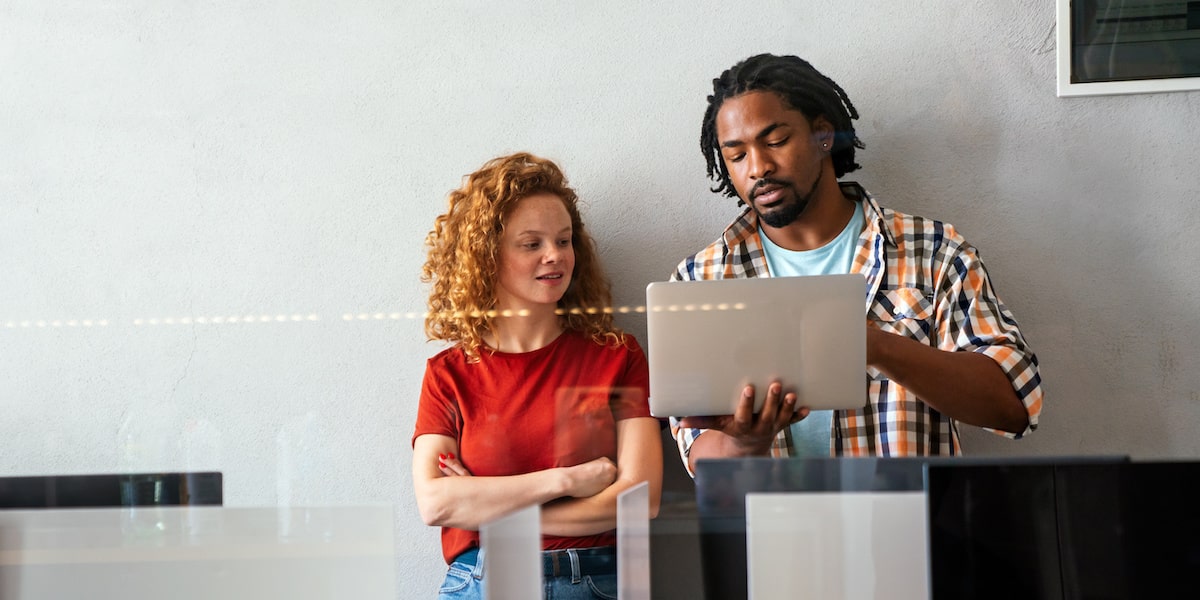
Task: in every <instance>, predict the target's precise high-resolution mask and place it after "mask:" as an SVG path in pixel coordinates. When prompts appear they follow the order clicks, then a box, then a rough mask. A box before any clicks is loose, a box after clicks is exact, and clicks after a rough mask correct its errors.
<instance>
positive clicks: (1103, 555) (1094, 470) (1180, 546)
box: [927, 461, 1200, 600]
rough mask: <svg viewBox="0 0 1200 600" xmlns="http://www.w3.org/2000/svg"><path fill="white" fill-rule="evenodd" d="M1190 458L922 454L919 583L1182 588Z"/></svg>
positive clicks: (1194, 544)
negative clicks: (1071, 459) (1042, 460)
mask: <svg viewBox="0 0 1200 600" xmlns="http://www.w3.org/2000/svg"><path fill="white" fill-rule="evenodd" d="M1198 477H1200V463H1198V462H1183V461H1180V462H1125V463H1115V464H1070V463H1065V462H1060V463H1058V464H1040V465H1037V464H1025V465H953V464H938V465H930V466H929V469H928V474H927V494H928V504H927V508H928V527H929V529H928V531H929V540H928V542H929V555H930V556H929V588H930V592H931V597H932V598H933V599H934V600H941V599H947V598H984V599H987V598H1028V599H1031V600H1039V599H1047V600H1049V599H1053V600H1060V599H1062V600H1073V599H1084V598H1088V599H1110V598H1111V599H1125V598H1182V597H1191V596H1194V595H1195V594H1196V592H1195V574H1196V573H1200V514H1198V513H1197V510H1196V506H1197V505H1198V504H1197V501H1198V500H1200V492H1197V491H1196V490H1195V486H1194V485H1193V483H1192V482H1193V481H1196V480H1197V478H1198Z"/></svg>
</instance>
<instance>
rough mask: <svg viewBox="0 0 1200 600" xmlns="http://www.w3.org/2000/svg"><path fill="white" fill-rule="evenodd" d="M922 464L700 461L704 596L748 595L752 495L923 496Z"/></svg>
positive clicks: (879, 460)
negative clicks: (748, 525)
mask: <svg viewBox="0 0 1200 600" xmlns="http://www.w3.org/2000/svg"><path fill="white" fill-rule="evenodd" d="M928 460H929V459H919V458H832V457H820V458H769V457H760V458H727V459H715V460H699V461H696V505H697V516H698V522H699V531H700V557H701V565H702V577H703V579H704V595H705V598H709V599H721V600H725V599H732V600H736V599H740V598H746V597H747V595H748V582H747V574H746V494H748V493H751V492H904V491H911V492H920V491H922V490H924V486H925V480H924V466H925V464H926V462H927V461H928Z"/></svg>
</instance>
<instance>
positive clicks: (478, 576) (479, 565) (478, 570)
mask: <svg viewBox="0 0 1200 600" xmlns="http://www.w3.org/2000/svg"><path fill="white" fill-rule="evenodd" d="M483 552H484V550H483V548H482V547H481V548H480V549H479V554H478V555H476V557H475V568H474V569H471V577H474V578H475V581H481V580H483Z"/></svg>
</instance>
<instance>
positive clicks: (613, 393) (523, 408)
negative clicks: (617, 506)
mask: <svg viewBox="0 0 1200 600" xmlns="http://www.w3.org/2000/svg"><path fill="white" fill-rule="evenodd" d="M625 340H626V342H625V345H623V346H614V345H612V344H608V345H603V344H599V343H596V342H595V341H593V340H591V339H590V338H589V337H587V336H585V335H583V334H580V333H578V332H575V331H566V332H564V333H563V334H562V335H560V336H558V338H557V339H555V340H554V341H553V342H551V343H550V344H549V345H547V346H546V347H544V348H539V349H537V350H534V351H533V352H524V353H520V354H508V353H504V352H495V353H491V352H488V351H487V350H483V351H481V352H480V356H479V362H475V363H469V362H467V357H466V355H465V354H464V353H463V352H462V350H461V349H460V348H458V347H454V348H449V349H447V350H444V351H442V352H441V353H439V354H437V355H436V356H434V357H433V358H430V359H429V363H428V365H427V366H426V369H425V380H424V382H423V383H422V385H421V401H420V406H419V407H418V409H417V425H416V431H415V432H414V433H413V441H414V443H415V441H416V439H417V437H418V436H421V435H425V434H438V435H445V436H449V437H452V438H454V439H455V440H457V441H458V458H459V460H461V461H462V463H463V466H465V467H466V468H467V470H468V471H470V472H471V474H473V475H479V476H503V475H519V474H522V473H530V472H533V471H541V470H544V469H549V468H552V467H566V466H572V465H577V464H580V463H584V462H587V461H589V460H592V459H595V458H599V457H601V456H607V457H608V458H609V459H611V460H613V461H614V462H615V461H616V460H617V430H616V421H619V420H621V419H629V418H632V417H648V416H650V407H649V405H648V404H647V402H646V398H647V394H648V389H649V379H650V373H649V368H648V367H647V365H646V356H645V354H644V353H643V352H642V348H641V346H639V345H638V343H637V340H635V339H634V338H633V336H630V335H626V336H625ZM615 543H616V536H615V534H614V532H612V531H608V532H605V533H601V534H597V535H590V536H584V537H559V536H552V535H545V536H542V549H543V550H559V549H564V548H587V547H592V546H611V545H613V544H615ZM478 545H479V532H477V531H466V530H463V529H455V528H452V527H443V528H442V554H443V556H444V557H445V559H446V562H447V563H449V562H452V561H453V559H454V557H456V556H458V555H459V554H461V553H462V552H463V551H465V550H467V549H469V548H471V547H474V546H478Z"/></svg>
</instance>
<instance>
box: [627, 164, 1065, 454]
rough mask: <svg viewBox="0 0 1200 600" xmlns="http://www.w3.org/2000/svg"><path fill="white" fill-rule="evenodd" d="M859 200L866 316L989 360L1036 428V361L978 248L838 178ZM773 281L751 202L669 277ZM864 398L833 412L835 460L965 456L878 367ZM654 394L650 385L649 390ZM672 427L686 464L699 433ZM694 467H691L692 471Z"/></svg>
mask: <svg viewBox="0 0 1200 600" xmlns="http://www.w3.org/2000/svg"><path fill="white" fill-rule="evenodd" d="M842 189H843V192H845V193H846V194H847V195H848V196H857V197H858V198H859V204H860V205H861V207H862V210H863V211H864V216H865V218H866V227H865V228H864V229H863V232H862V234H861V236H860V237H859V240H858V250H857V251H856V253H855V257H854V262H853V265H852V266H851V268H850V272H852V273H862V274H863V275H865V276H866V280H867V289H866V298H865V300H866V315H867V318H869V319H871V320H872V321H873V322H874V324H875V325H877V326H878V327H879V328H880V329H882V330H884V331H890V332H892V333H898V334H901V335H904V336H906V337H909V338H912V339H915V340H917V341H920V342H922V343H925V344H929V345H931V346H934V347H936V348H940V349H942V350H948V351H966V352H979V353H982V354H985V355H987V356H989V357H991V358H992V359H993V360H995V361H996V363H997V364H999V365H1000V368H1001V369H1003V370H1004V373H1005V375H1007V376H1008V380H1009V381H1010V382H1012V386H1013V389H1014V390H1015V391H1016V393H1017V396H1018V397H1019V398H1020V399H1021V401H1022V402H1023V403H1024V404H1025V410H1026V411H1028V413H1029V427H1028V428H1027V429H1026V430H1025V431H1024V432H1021V433H1019V434H1011V433H1007V432H1000V431H997V432H996V433H1000V434H1002V435H1005V436H1007V437H1010V438H1014V439H1019V438H1021V437H1022V436H1024V435H1025V434H1027V433H1030V432H1032V431H1033V430H1035V429H1037V423H1038V415H1040V414H1041V411H1042V380H1041V376H1040V375H1039V374H1038V362H1037V357H1036V356H1035V355H1034V353H1033V351H1032V350H1031V349H1030V348H1029V346H1028V345H1027V344H1026V343H1025V338H1024V337H1023V336H1022V335H1021V332H1020V330H1019V329H1018V327H1017V322H1016V320H1015V319H1013V316H1012V313H1010V312H1009V310H1008V309H1007V308H1006V307H1005V306H1004V303H1003V302H1001V301H1000V298H999V297H997V296H996V292H995V290H994V289H992V284H991V281H990V280H989V279H988V274H987V270H986V269H985V268H984V266H983V262H982V261H981V260H980V258H979V255H978V253H977V252H976V250H975V248H974V247H973V246H971V245H970V244H968V243H967V242H966V240H964V239H963V238H962V236H961V235H959V234H958V232H957V231H956V230H955V229H954V227H953V226H952V225H949V224H947V223H942V222H940V221H934V220H931V219H925V218H922V217H915V216H912V215H906V214H902V213H898V212H896V211H893V210H889V209H885V208H881V207H880V206H879V204H878V203H877V202H876V201H875V199H874V198H873V197H872V196H871V195H870V194H869V193H867V191H866V190H864V189H863V188H862V187H861V186H860V185H858V184H857V183H852V182H847V183H843V184H842ZM738 277H770V273H769V272H768V269H767V259H766V255H765V254H764V252H763V247H762V241H761V240H760V239H759V234H758V219H757V216H756V215H755V214H754V212H753V211H751V210H750V209H749V208H746V209H745V210H744V211H743V212H742V214H741V215H739V216H738V218H737V219H736V220H735V221H734V222H733V223H732V224H731V225H730V226H729V227H728V228H727V229H726V230H725V233H724V235H722V236H721V239H719V240H717V241H716V242H714V243H713V244H711V245H710V246H708V247H707V248H705V249H703V250H701V251H700V252H698V253H696V254H695V255H693V256H690V257H688V258H686V259H685V260H684V261H683V262H681V263H680V264H679V267H678V269H677V270H676V271H675V273H674V274H672V276H671V280H672V281H686V280H696V279H730V278H738ZM866 376H867V385H868V398H869V402H868V403H867V405H866V406H865V407H863V408H862V409H859V410H841V411H836V412H835V414H834V418H833V425H832V427H831V428H830V441H829V446H830V454H831V455H834V456H932V455H955V454H961V452H962V450H961V448H960V446H959V440H958V426H957V424H956V422H955V421H954V420H953V419H951V418H949V417H947V416H945V415H943V414H941V413H939V412H938V411H937V410H935V409H934V408H933V407H931V406H929V405H928V404H925V403H924V402H922V401H921V400H920V399H919V398H917V397H916V396H915V395H913V394H912V392H909V391H908V390H906V389H904V388H903V387H901V386H900V385H897V384H896V383H895V382H893V381H890V380H888V379H887V378H886V377H884V376H883V375H882V374H881V373H879V372H878V371H877V370H875V369H872V368H868V369H867V373H866ZM653 393H654V390H651V394H653ZM671 430H672V433H674V435H675V440H676V442H677V443H678V445H679V454H680V457H681V458H682V459H683V463H684V465H685V466H687V464H688V453H689V452H690V451H691V446H692V442H693V441H695V439H696V437H697V436H699V435H700V434H701V433H703V431H704V430H702V429H684V428H680V427H678V425H677V423H676V422H675V421H674V420H672V427H671ZM790 438H791V432H790V429H789V428H784V429H783V431H781V432H779V435H778V436H776V439H775V442H774V444H773V446H772V450H771V453H772V454H773V455H775V456H789V455H790V452H791V448H792V443H791V439H790ZM689 471H690V469H689Z"/></svg>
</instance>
